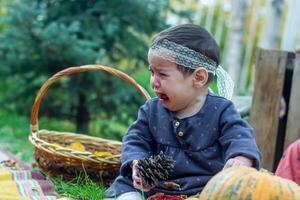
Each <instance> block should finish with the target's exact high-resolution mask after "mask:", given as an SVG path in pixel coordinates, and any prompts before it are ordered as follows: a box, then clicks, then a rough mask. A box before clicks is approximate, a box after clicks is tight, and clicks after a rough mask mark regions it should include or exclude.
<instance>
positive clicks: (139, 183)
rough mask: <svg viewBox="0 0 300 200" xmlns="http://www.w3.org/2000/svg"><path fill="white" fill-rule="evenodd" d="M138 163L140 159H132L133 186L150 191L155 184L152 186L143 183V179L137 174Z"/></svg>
mask: <svg viewBox="0 0 300 200" xmlns="http://www.w3.org/2000/svg"><path fill="white" fill-rule="evenodd" d="M137 165H138V161H137V160H134V161H132V180H133V186H134V187H135V188H136V189H139V190H141V191H144V192H149V191H150V190H151V189H152V188H154V187H155V186H151V185H148V184H145V183H143V181H142V179H141V178H140V177H139V176H138V174H137Z"/></svg>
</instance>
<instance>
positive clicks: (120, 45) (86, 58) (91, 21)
mask: <svg viewBox="0 0 300 200" xmlns="http://www.w3.org/2000/svg"><path fill="white" fill-rule="evenodd" d="M7 2H10V3H9V4H8V6H7V7H6V9H7V15H6V17H5V21H4V22H5V25H6V26H7V29H6V31H4V32H3V33H0V41H1V42H0V59H1V63H0V74H1V75H0V76H1V77H0V78H1V79H2V80H3V83H1V84H4V86H3V85H2V87H1V88H6V89H7V91H6V92H5V91H3V92H2V95H4V96H5V99H4V100H3V99H2V100H3V102H1V103H2V105H3V106H4V105H5V104H4V103H7V102H9V103H8V104H6V105H7V107H9V106H10V108H13V109H15V110H17V111H19V112H21V113H24V114H28V111H29V110H30V107H31V105H32V104H33V101H34V98H35V94H36V93H37V90H38V89H39V88H40V86H41V85H42V83H44V82H45V80H46V79H47V78H49V77H50V76H51V75H53V74H54V73H55V72H58V71H60V70H62V69H64V68H65V67H69V66H79V65H84V64H93V63H101V64H106V65H110V66H116V65H119V64H120V63H121V62H124V59H125V60H127V62H126V63H128V64H130V66H128V67H123V68H120V67H119V68H120V69H121V70H123V71H127V72H129V73H130V74H133V73H134V71H135V70H136V69H137V67H138V66H144V65H146V62H147V59H146V58H147V57H146V56H147V49H148V47H147V46H148V43H149V36H151V35H152V34H153V33H155V32H157V31H160V30H162V29H163V28H165V27H166V26H167V25H166V23H165V22H166V15H165V13H166V11H167V10H168V9H169V8H170V5H169V3H168V1H159V0H147V1H146V0H145V1H140V0H130V1H124V0H113V1H106V0H101V1H99V0H70V1H65V0H43V1H41V0H16V1H7ZM7 77H8V78H7ZM4 80H5V81H4ZM79 86H80V87H79ZM99 87H100V88H99ZM53 88H54V90H50V91H49V92H48V93H49V95H47V96H45V98H44V100H43V102H45V103H44V104H43V106H42V107H41V109H42V110H41V112H42V113H43V115H50V116H51V115H55V116H57V115H58V114H65V113H67V114H66V115H67V116H68V117H69V118H71V119H76V122H77V131H78V132H87V129H88V124H89V121H90V120H91V118H92V117H93V115H95V114H96V115H97V116H99V113H101V114H100V115H102V116H104V117H105V116H107V115H108V116H109V115H113V116H114V118H115V119H114V120H116V121H118V122H126V123H127V122H128V120H132V119H133V118H135V115H136V111H137V109H136V108H137V107H136V106H137V105H140V104H141V103H142V102H143V101H144V100H143V98H141V97H140V96H139V95H137V94H136V92H135V91H134V90H132V89H130V88H128V89H127V88H126V87H124V84H123V83H122V81H120V80H117V79H115V78H112V77H110V76H103V74H100V75H99V74H94V73H93V74H92V73H83V74H79V75H74V76H71V77H68V78H66V79H64V81H60V82H59V83H57V84H55V85H54V86H53ZM120 90H121V91H120ZM0 100H1V99H0ZM10 102H13V104H11V103H10ZM121 104H122V105H121ZM12 105H13V106H12ZM100 108H101V110H102V111H100ZM91 111H93V113H94V114H92V113H91ZM118 113H119V114H118ZM120 113H121V114H120Z"/></svg>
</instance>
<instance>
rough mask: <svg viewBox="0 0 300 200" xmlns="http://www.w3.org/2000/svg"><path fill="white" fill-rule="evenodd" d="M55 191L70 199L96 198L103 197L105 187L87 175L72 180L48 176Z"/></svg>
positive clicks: (91, 199)
mask: <svg viewBox="0 0 300 200" xmlns="http://www.w3.org/2000/svg"><path fill="white" fill-rule="evenodd" d="M50 180H51V181H52V182H53V183H54V185H55V189H56V191H57V192H58V193H59V194H61V195H62V196H64V197H69V198H72V199H86V200H87V199H90V200H94V199H95V200H96V199H97V200H98V199H103V198H104V191H105V188H104V187H103V186H101V185H100V186H99V185H98V184H96V183H94V182H93V181H91V180H90V179H89V178H88V177H87V176H85V175H83V176H79V177H77V178H76V180H73V181H69V182H66V181H63V180H62V178H50Z"/></svg>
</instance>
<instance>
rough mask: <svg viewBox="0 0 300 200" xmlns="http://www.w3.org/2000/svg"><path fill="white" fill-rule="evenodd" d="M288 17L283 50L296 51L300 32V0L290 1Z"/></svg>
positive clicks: (282, 44)
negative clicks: (299, 15)
mask: <svg viewBox="0 0 300 200" xmlns="http://www.w3.org/2000/svg"><path fill="white" fill-rule="evenodd" d="M288 3H289V8H288V16H287V19H286V21H285V27H284V35H283V39H282V43H281V49H282V50H285V51H294V48H295V47H296V45H297V44H296V37H297V30H298V22H299V17H298V13H299V9H300V1H299V0H291V1H288Z"/></svg>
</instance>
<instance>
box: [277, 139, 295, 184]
mask: <svg viewBox="0 0 300 200" xmlns="http://www.w3.org/2000/svg"><path fill="white" fill-rule="evenodd" d="M275 175H277V176H280V177H282V178H286V179H290V180H292V181H295V182H296V183H298V184H299V185H300V139H298V140H297V141H296V142H294V143H293V144H291V145H290V146H289V147H288V148H287V149H286V151H285V152H284V154H283V156H282V158H281V160H280V162H279V164H278V167H277V169H276V172H275Z"/></svg>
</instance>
